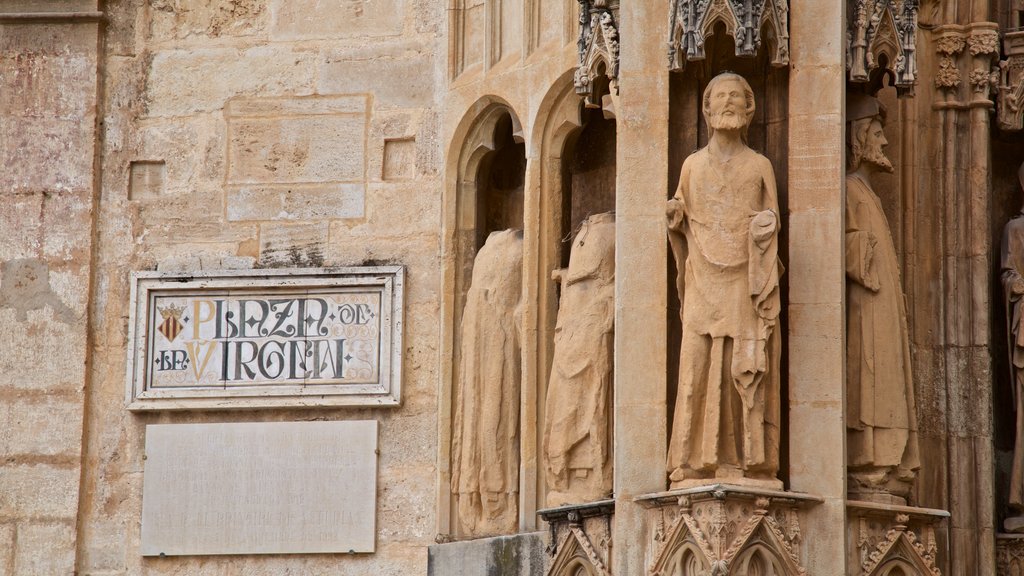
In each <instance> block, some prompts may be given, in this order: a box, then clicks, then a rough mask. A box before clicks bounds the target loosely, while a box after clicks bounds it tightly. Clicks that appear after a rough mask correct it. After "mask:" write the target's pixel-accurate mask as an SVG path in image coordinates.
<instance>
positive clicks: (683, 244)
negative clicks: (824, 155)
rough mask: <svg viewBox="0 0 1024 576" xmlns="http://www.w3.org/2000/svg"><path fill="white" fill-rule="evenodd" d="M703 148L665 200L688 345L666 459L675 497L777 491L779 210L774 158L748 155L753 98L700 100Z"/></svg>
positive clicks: (731, 89) (726, 84) (724, 81)
mask: <svg viewBox="0 0 1024 576" xmlns="http://www.w3.org/2000/svg"><path fill="white" fill-rule="evenodd" d="M703 112H704V118H705V120H706V121H707V124H708V131H709V133H710V138H709V141H708V145H707V146H706V147H704V148H702V149H700V150H698V151H697V152H695V153H693V154H691V155H690V156H689V157H687V158H686V160H685V161H684V162H683V168H682V173H681V175H680V178H679V188H678V190H677V191H676V194H675V196H674V197H673V198H672V199H671V200H669V202H668V207H667V216H668V221H669V222H668V224H669V240H670V242H671V244H672V250H673V254H674V256H675V258H676V264H677V266H678V269H679V271H680V272H679V273H680V276H681V278H680V279H679V281H678V282H677V286H678V288H679V299H680V301H681V302H682V328H683V330H682V344H681V347H680V353H679V355H680V360H679V366H680V369H679V385H678V390H677V395H676V406H675V417H674V420H673V425H672V437H671V443H670V446H669V453H668V470H669V473H670V480H671V483H672V488H673V489H675V488H687V487H691V486H696V485H701V484H707V483H709V482H726V483H733V484H741V485H749V486H759V487H765V488H781V487H782V483H781V482H780V481H779V480H778V479H776V473H777V472H778V467H779V418H780V416H779V412H780V410H779V402H780V400H779V394H780V379H779V358H780V354H779V351H780V348H779V335H778V329H777V324H778V318H779V311H780V308H781V302H780V296H779V277H780V275H781V274H782V265H781V263H780V261H779V257H778V239H779V204H778V197H777V193H776V184H775V173H774V171H773V170H772V166H771V163H770V162H769V161H768V159H767V158H765V157H764V156H762V155H760V154H758V153H757V152H754V151H753V150H751V149H750V148H749V147H748V146H747V145H746V131H747V127H748V126H749V125H750V121H751V119H752V118H753V114H754V93H753V91H752V90H751V89H750V85H749V84H747V82H746V80H744V79H743V78H742V77H740V76H738V75H736V74H731V73H723V74H719V75H718V76H716V77H715V78H713V79H712V80H711V82H709V83H708V86H707V88H706V89H705V91H704V98H703Z"/></svg>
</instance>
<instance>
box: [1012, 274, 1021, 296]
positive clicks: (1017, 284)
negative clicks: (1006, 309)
mask: <svg viewBox="0 0 1024 576" xmlns="http://www.w3.org/2000/svg"><path fill="white" fill-rule="evenodd" d="M1010 290H1012V291H1013V293H1014V294H1018V295H1020V294H1024V278H1021V277H1017V278H1015V279H1014V280H1013V284H1012V285H1011V286H1010Z"/></svg>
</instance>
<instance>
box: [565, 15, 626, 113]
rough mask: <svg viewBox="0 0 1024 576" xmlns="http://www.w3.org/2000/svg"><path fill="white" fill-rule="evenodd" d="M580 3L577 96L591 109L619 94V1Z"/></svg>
mask: <svg viewBox="0 0 1024 576" xmlns="http://www.w3.org/2000/svg"><path fill="white" fill-rule="evenodd" d="M578 1H579V3H580V37H579V40H578V41H577V43H576V44H577V46H578V48H579V67H578V68H577V69H576V77H575V84H576V93H577V94H580V95H581V96H584V97H585V99H586V103H587V105H588V106H591V107H598V106H601V105H602V101H601V100H602V97H603V96H604V95H605V90H604V85H605V80H606V81H607V88H608V90H607V93H608V94H609V95H611V96H615V95H618V93H619V24H618V22H619V0H578Z"/></svg>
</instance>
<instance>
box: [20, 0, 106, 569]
mask: <svg viewBox="0 0 1024 576" xmlns="http://www.w3.org/2000/svg"><path fill="white" fill-rule="evenodd" d="M24 4H26V3H19V2H11V3H5V4H4V5H3V6H0V195H2V202H0V238H2V239H3V240H2V241H0V574H70V573H72V571H73V569H74V563H75V545H76V533H75V518H76V516H77V513H78V506H79V479H80V475H81V456H82V417H83V401H84V394H83V390H84V387H85V383H86V381H87V369H88V339H89V335H88V334H87V329H86V326H87V323H86V319H87V307H88V302H89V294H90V290H89V287H90V277H91V272H92V266H91V249H92V248H91V247H92V220H91V216H92V210H93V193H94V176H93V159H94V147H93V143H94V132H95V128H94V127H95V118H96V115H95V110H96V93H97V92H96V86H97V72H96V71H97V52H96V46H97V39H98V24H97V22H96V21H95V19H94V18H92V19H91V18H89V17H88V16H85V17H80V18H62V19H53V18H39V19H30V18H24V17H19V16H17V15H15V14H12V13H17V12H21V11H23V10H26V9H29V8H30V6H26V5H24ZM90 4H91V6H90ZM48 8H49V9H51V10H90V9H95V3H94V2H92V3H90V2H50V3H49V5H48Z"/></svg>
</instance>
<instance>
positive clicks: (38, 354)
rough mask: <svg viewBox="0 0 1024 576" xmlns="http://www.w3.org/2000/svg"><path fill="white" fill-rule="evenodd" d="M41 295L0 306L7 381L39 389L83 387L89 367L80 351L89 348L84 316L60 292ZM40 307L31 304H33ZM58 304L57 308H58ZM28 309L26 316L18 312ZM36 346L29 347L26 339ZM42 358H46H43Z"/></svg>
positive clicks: (1, 359) (0, 364)
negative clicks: (83, 325) (16, 303)
mask: <svg viewBox="0 0 1024 576" xmlns="http://www.w3.org/2000/svg"><path fill="white" fill-rule="evenodd" d="M36 294H41V297H40V299H38V300H34V301H32V302H28V303H26V302H25V301H24V300H22V304H20V305H17V306H15V307H8V305H5V306H0V350H4V353H3V354H0V373H2V374H8V375H10V377H9V378H8V379H7V380H6V382H5V384H6V385H7V386H10V387H13V388H24V389H35V390H55V389H60V390H81V387H82V384H83V382H84V381H85V367H84V363H83V362H82V358H81V356H80V355H78V354H74V353H72V354H69V353H68V352H69V351H71V350H75V351H78V350H85V331H84V330H82V329H81V328H82V327H81V325H80V318H79V317H78V316H77V315H76V314H75V313H74V310H72V309H71V308H69V307H68V306H67V304H64V305H63V306H64V307H63V308H62V307H61V304H60V302H62V301H61V300H59V299H58V298H57V297H56V296H54V295H53V294H52V292H51V293H48V294H47V293H39V292H36ZM36 304H39V305H41V307H40V308H28V307H27V306H29V305H32V306H34V305H36ZM55 306H56V309H55ZM21 313H24V319H23V320H20V321H19V320H18V315H19V314H21ZM29 341H31V342H33V346H34V347H31V348H30V347H26V346H24V345H23V344H24V343H25V342H29ZM41 359H45V362H44V361H41Z"/></svg>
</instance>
